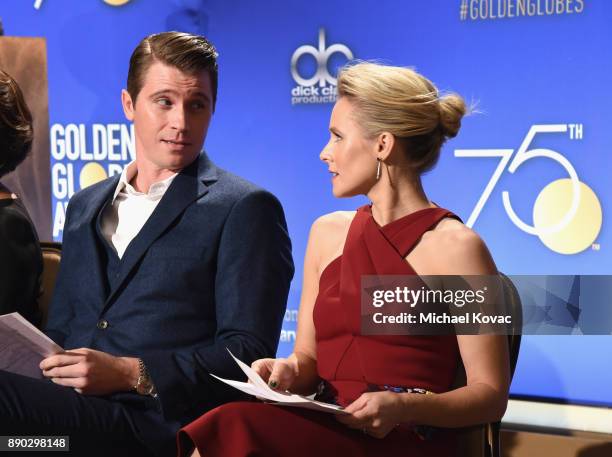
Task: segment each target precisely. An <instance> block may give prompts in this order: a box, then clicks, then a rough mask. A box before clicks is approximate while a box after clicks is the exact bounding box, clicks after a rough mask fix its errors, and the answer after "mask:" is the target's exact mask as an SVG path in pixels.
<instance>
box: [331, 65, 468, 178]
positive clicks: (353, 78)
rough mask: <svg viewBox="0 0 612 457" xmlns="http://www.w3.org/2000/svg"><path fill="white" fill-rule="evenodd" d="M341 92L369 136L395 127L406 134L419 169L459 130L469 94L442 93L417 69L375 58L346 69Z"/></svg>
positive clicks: (425, 168)
mask: <svg viewBox="0 0 612 457" xmlns="http://www.w3.org/2000/svg"><path fill="white" fill-rule="evenodd" d="M338 96H339V97H347V98H348V99H349V100H350V101H351V102H352V103H354V105H355V106H356V108H357V109H356V115H355V116H356V119H355V120H356V121H357V123H358V124H359V125H360V126H361V127H362V128H363V130H364V133H365V135H366V136H368V137H372V138H373V137H376V136H377V135H379V134H380V133H382V132H390V133H392V134H393V135H394V136H395V137H396V138H398V139H400V141H401V144H404V145H405V150H406V154H407V156H408V159H409V161H410V163H411V164H412V166H413V167H414V169H415V170H416V172H418V173H419V174H421V173H424V172H426V171H428V170H430V169H431V168H432V167H433V166H434V165H435V164H436V162H437V161H438V157H439V156H440V148H441V147H442V144H443V143H444V142H445V141H446V140H447V139H448V138H453V137H454V136H456V135H457V133H458V132H459V128H460V127H461V118H462V117H463V116H464V114H465V113H466V111H467V108H466V105H465V102H464V101H463V98H461V97H460V96H459V95H457V94H447V95H444V96H442V97H441V96H440V94H439V93H438V89H437V88H436V86H434V85H433V83H432V82H431V81H429V80H428V79H427V78H425V77H423V76H421V75H420V74H418V73H417V72H416V71H414V70H411V69H409V68H404V67H393V66H388V65H380V64H375V63H369V62H361V63H357V64H354V65H349V66H346V67H344V68H343V69H341V70H340V72H339V74H338Z"/></svg>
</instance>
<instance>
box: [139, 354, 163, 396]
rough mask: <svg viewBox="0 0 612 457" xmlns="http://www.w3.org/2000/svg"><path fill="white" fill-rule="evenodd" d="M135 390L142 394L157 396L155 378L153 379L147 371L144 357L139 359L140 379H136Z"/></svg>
mask: <svg viewBox="0 0 612 457" xmlns="http://www.w3.org/2000/svg"><path fill="white" fill-rule="evenodd" d="M134 390H135V391H136V392H138V393H139V394H140V395H150V396H151V397H156V396H157V391H156V390H155V385H153V380H152V379H151V376H150V375H149V372H148V371H147V367H145V364H144V362H143V361H142V359H138V381H136V385H135V386H134Z"/></svg>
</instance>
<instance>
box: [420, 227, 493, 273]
mask: <svg viewBox="0 0 612 457" xmlns="http://www.w3.org/2000/svg"><path fill="white" fill-rule="evenodd" d="M421 248H422V249H421V251H422V253H428V254H430V255H431V258H432V259H433V260H434V261H435V263H436V266H437V267H438V268H436V270H438V271H439V273H438V274H463V275H468V274H494V273H495V272H496V268H495V264H494V262H493V259H492V258H491V254H490V252H489V250H488V248H487V246H486V244H485V242H484V241H483V240H482V238H481V237H480V235H478V233H476V232H475V231H474V230H472V229H471V228H469V227H467V226H466V225H465V224H463V223H462V222H460V221H458V220H456V219H451V218H446V219H443V220H442V221H441V222H440V223H439V224H438V225H437V226H436V227H435V228H434V229H433V230H430V231H429V232H427V233H425V234H424V235H423V238H422V242H421Z"/></svg>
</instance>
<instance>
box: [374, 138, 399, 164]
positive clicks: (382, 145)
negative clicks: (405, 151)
mask: <svg viewBox="0 0 612 457" xmlns="http://www.w3.org/2000/svg"><path fill="white" fill-rule="evenodd" d="M393 146H395V136H394V135H393V134H392V133H390V132H382V133H381V134H379V135H378V137H376V158H377V159H380V160H382V161H383V162H384V161H385V160H386V159H387V157H389V154H391V151H392V150H393Z"/></svg>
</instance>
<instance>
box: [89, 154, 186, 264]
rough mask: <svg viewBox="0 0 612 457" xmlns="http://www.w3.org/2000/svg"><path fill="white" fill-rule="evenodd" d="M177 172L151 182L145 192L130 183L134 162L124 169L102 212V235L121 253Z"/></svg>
mask: <svg viewBox="0 0 612 457" xmlns="http://www.w3.org/2000/svg"><path fill="white" fill-rule="evenodd" d="M177 174H178V173H174V174H173V175H172V176H170V177H168V178H166V179H164V180H163V181H159V182H156V183H153V184H151V187H150V188H149V192H148V193H146V194H145V193H142V192H138V191H137V190H136V189H134V187H133V186H132V185H131V184H130V181H131V180H132V179H133V178H134V176H136V162H131V163H130V164H129V165H128V166H127V167H125V168H124V169H123V172H122V173H121V177H120V178H119V183H118V184H117V188H116V189H115V193H114V195H113V200H112V201H111V203H110V204H109V205H108V206H107V207H106V209H105V210H104V214H102V220H101V224H102V235H103V236H104V238H105V239H106V241H108V243H109V244H110V245H111V246H113V247H114V248H115V251H116V252H117V255H118V256H119V258H122V257H123V254H124V253H125V250H126V249H127V247H128V245H129V244H130V242H131V241H132V240H133V239H134V238H135V237H136V235H138V233H139V232H140V230H141V229H142V227H143V226H144V225H145V222H147V220H148V219H149V217H150V216H151V214H153V211H154V210H155V208H156V207H157V205H158V203H159V201H160V200H161V198H162V197H163V196H164V194H165V193H166V191H167V190H168V187H170V184H171V183H172V181H173V180H174V178H175V177H176V175H177Z"/></svg>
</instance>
